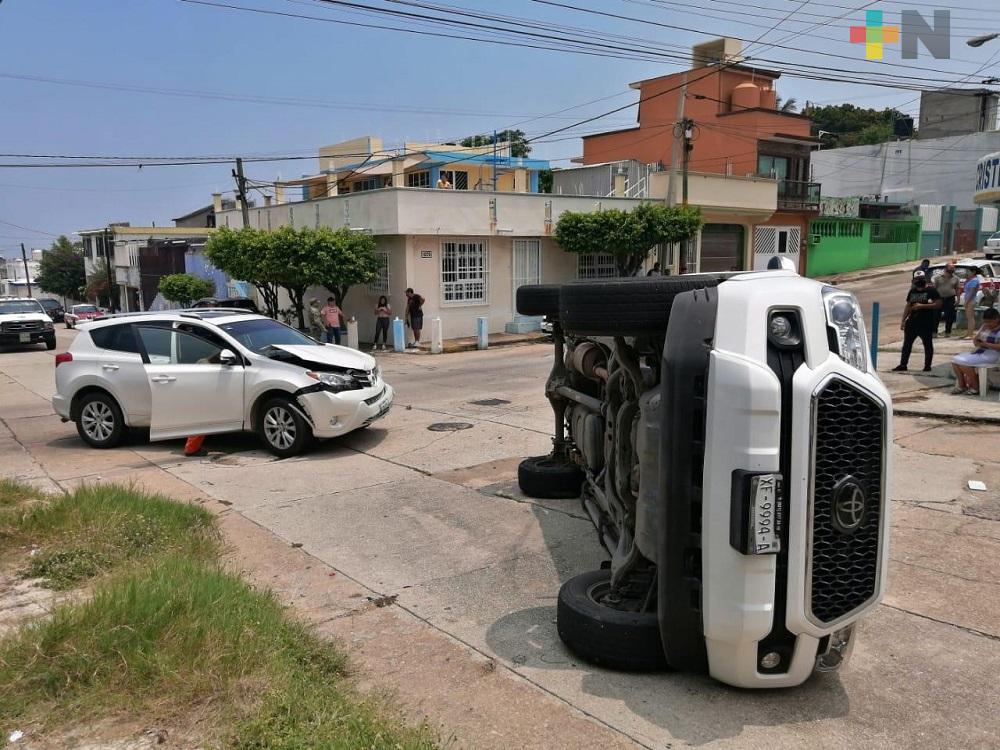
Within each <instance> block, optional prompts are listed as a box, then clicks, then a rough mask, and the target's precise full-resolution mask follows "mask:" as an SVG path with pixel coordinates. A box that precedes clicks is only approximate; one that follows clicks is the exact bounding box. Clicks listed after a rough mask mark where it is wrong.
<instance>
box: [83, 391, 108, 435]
mask: <svg viewBox="0 0 1000 750" xmlns="http://www.w3.org/2000/svg"><path fill="white" fill-rule="evenodd" d="M80 424H81V425H82V426H83V431H84V433H85V434H86V435H87V437H89V438H91V439H92V440H97V441H99V442H104V441H105V440H107V439H108V438H109V437H111V433H112V432H114V431H115V414H114V412H113V411H111V407H110V406H108V405H107V404H106V403H104V402H103V401H91V402H90V403H88V404H87V405H86V406H84V407H83V411H81V412H80Z"/></svg>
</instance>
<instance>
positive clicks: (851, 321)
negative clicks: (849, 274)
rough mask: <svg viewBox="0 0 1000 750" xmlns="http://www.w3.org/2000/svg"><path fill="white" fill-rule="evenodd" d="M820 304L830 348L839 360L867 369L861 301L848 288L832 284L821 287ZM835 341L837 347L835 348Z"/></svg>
mask: <svg viewBox="0 0 1000 750" xmlns="http://www.w3.org/2000/svg"><path fill="white" fill-rule="evenodd" d="M823 305H824V307H825V308H826V323H827V326H828V329H829V331H830V334H831V335H830V349H831V350H832V351H833V352H834V353H835V354H837V355H838V356H839V357H840V358H841V359H842V360H844V361H845V362H846V363H847V364H849V365H851V366H852V367H856V368H857V369H859V370H861V371H862V372H867V371H868V336H867V335H866V333H865V319H864V316H863V315H862V314H861V305H859V304H858V300H857V298H856V297H855V296H854V295H853V294H851V293H850V292H845V291H844V290H843V289H837V288H836V287H833V286H825V287H823ZM834 344H836V348H834Z"/></svg>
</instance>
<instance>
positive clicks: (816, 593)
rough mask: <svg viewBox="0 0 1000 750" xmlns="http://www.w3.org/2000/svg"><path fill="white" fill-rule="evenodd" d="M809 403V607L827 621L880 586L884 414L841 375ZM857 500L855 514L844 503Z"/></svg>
mask: <svg viewBox="0 0 1000 750" xmlns="http://www.w3.org/2000/svg"><path fill="white" fill-rule="evenodd" d="M813 408H814V414H815V419H816V423H815V437H814V439H815V445H814V450H815V479H814V484H813V497H812V551H811V564H812V572H811V577H810V583H811V594H810V604H811V607H812V614H813V617H814V618H815V619H816V620H817V621H818V622H821V623H830V622H833V621H835V620H837V619H838V618H840V617H843V616H844V615H846V614H848V613H849V612H851V611H852V610H854V609H856V608H858V607H860V606H861V605H862V604H864V603H865V602H866V601H868V600H869V599H871V598H872V597H873V596H874V595H875V593H876V589H877V586H878V568H879V559H878V556H879V538H880V535H881V533H882V529H881V519H882V503H883V502H884V501H885V500H884V497H883V487H882V478H883V474H882V472H883V460H884V458H883V452H884V449H885V446H884V439H885V438H884V420H885V416H884V413H883V410H882V408H881V406H880V405H879V404H878V403H877V402H875V401H874V400H872V399H871V398H870V397H869V396H867V395H865V394H864V393H862V392H861V391H859V390H858V389H856V388H854V387H853V386H851V385H849V384H848V383H846V382H844V381H842V380H832V381H831V382H830V383H829V384H828V385H827V386H826V387H825V388H824V389H823V390H822V391H821V392H820V393H819V394H818V395H817V396H815V397H814V403H813ZM859 490H860V491H859ZM859 499H860V501H861V503H863V505H862V506H861V510H860V511H857V512H855V513H852V512H851V511H850V507H849V504H850V503H851V502H852V501H854V503H855V507H858V500H859ZM835 512H837V513H840V514H841V515H840V516H838V517H835V515H834V514H835ZM859 517H860V522H859V523H857V525H856V527H854V521H855V519H857V518H859ZM845 519H846V521H845Z"/></svg>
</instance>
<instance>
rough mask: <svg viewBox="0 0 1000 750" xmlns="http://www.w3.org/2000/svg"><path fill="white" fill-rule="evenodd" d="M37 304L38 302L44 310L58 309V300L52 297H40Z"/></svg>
mask: <svg viewBox="0 0 1000 750" xmlns="http://www.w3.org/2000/svg"><path fill="white" fill-rule="evenodd" d="M38 304H40V305H41V306H42V307H44V308H45V309H46V310H58V309H59V301H58V300H54V299H40V300H38Z"/></svg>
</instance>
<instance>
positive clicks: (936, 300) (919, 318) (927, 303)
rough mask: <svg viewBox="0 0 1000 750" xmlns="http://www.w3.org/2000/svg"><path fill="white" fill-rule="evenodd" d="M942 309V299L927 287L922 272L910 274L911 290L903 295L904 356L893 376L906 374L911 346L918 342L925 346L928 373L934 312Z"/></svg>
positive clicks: (932, 348) (930, 359) (931, 288)
mask: <svg viewBox="0 0 1000 750" xmlns="http://www.w3.org/2000/svg"><path fill="white" fill-rule="evenodd" d="M940 308H941V298H940V297H939V296H938V293H937V290H935V289H934V287H933V286H930V285H929V284H928V283H927V277H926V276H924V272H923V271H915V272H914V273H913V286H912V287H911V288H910V291H909V293H908V294H907V295H906V307H905V308H903V322H902V323H901V324H900V326H899V327H900V329H901V330H902V331H903V354H902V357H900V360H899V364H898V365H896V366H895V367H893V368H892V371H893V372H906V366H907V364H909V362H910V352H911V351H912V350H913V342H914V341H916V340H917V339H918V338H919V339H920V341H921V343H923V345H924V372H930V371H931V361H932V360H933V359H934V338H933V336H932V335H931V334H933V333H934V320H935V312H936V311H937V310H939V309H940Z"/></svg>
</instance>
